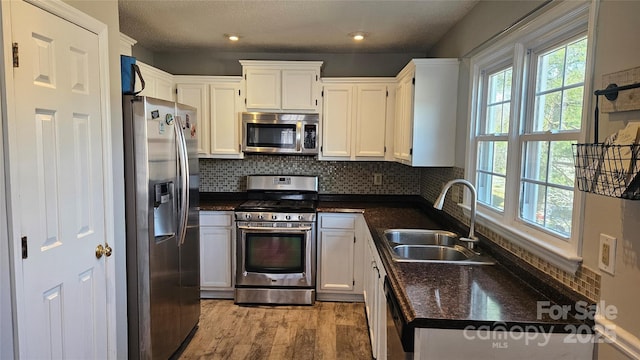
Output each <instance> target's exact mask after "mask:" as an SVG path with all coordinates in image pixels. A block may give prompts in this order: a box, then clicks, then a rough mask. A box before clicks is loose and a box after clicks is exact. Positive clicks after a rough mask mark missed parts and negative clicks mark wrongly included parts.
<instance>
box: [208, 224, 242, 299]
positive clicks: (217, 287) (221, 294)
mask: <svg viewBox="0 0 640 360" xmlns="http://www.w3.org/2000/svg"><path fill="white" fill-rule="evenodd" d="M234 248H235V220H234V217H233V211H201V212H200V297H202V298H210V299H232V298H233V290H234V288H233V287H234V285H235V284H234V281H233V280H234V279H233V273H234V272H233V270H234V261H235V260H234V256H233V254H234V253H235V251H234Z"/></svg>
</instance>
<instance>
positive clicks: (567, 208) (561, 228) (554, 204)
mask: <svg viewBox="0 0 640 360" xmlns="http://www.w3.org/2000/svg"><path fill="white" fill-rule="evenodd" d="M572 213H573V190H564V189H558V188H554V187H549V188H548V190H547V209H546V213H545V219H546V226H545V227H546V228H547V229H549V230H553V231H555V232H558V233H560V234H562V235H565V236H569V235H570V234H571V218H572Z"/></svg>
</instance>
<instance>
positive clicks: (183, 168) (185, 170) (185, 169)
mask: <svg viewBox="0 0 640 360" xmlns="http://www.w3.org/2000/svg"><path fill="white" fill-rule="evenodd" d="M173 127H174V129H175V131H176V143H177V145H178V162H179V163H180V186H181V194H180V195H181V196H180V215H179V216H180V219H179V221H180V223H179V227H178V229H179V230H178V233H179V234H180V238H179V241H178V244H179V245H182V244H184V241H185V238H186V235H187V220H188V216H189V158H188V154H187V141H186V139H185V138H184V133H183V132H182V120H181V119H180V116H176V118H175V123H174V126H173Z"/></svg>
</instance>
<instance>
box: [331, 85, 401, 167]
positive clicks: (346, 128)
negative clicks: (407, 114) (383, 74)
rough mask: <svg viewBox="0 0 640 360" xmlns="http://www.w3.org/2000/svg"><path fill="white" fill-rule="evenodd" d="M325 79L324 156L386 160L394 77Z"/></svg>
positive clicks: (335, 158) (339, 158)
mask: <svg viewBox="0 0 640 360" xmlns="http://www.w3.org/2000/svg"><path fill="white" fill-rule="evenodd" d="M322 82H323V89H322V98H323V106H322V118H323V130H322V133H323V137H322V159H328V160H384V158H385V153H386V149H387V135H388V133H389V132H388V131H387V129H386V128H387V125H388V124H391V123H392V119H393V111H392V110H393V108H394V103H393V102H390V101H389V99H393V92H394V90H395V88H394V86H393V85H394V84H395V79H387V80H385V79H379V78H375V79H374V78H327V79H323V80H322ZM390 94H391V97H390Z"/></svg>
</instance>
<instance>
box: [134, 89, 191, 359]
mask: <svg viewBox="0 0 640 360" xmlns="http://www.w3.org/2000/svg"><path fill="white" fill-rule="evenodd" d="M123 118H124V136H125V139H124V147H125V184H126V185H125V194H126V232H127V292H128V294H127V297H128V304H127V305H128V307H127V310H128V323H129V329H128V330H129V334H128V338H129V358H130V359H168V358H169V357H170V356H171V355H172V354H173V353H174V352H175V351H176V350H177V349H178V348H179V347H180V346H181V344H182V343H183V342H184V341H185V339H186V338H187V337H188V335H189V334H190V332H191V331H193V330H194V329H195V328H196V326H197V324H198V319H199V317H200V268H199V264H200V261H199V218H198V216H199V215H198V211H199V210H198V209H199V204H198V201H199V199H198V187H199V182H200V181H199V175H198V159H197V157H196V152H197V136H196V129H197V125H198V124H196V109H194V108H192V107H189V106H186V105H181V104H177V103H173V102H168V101H164V100H159V99H153V98H149V97H142V96H124V97H123Z"/></svg>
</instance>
